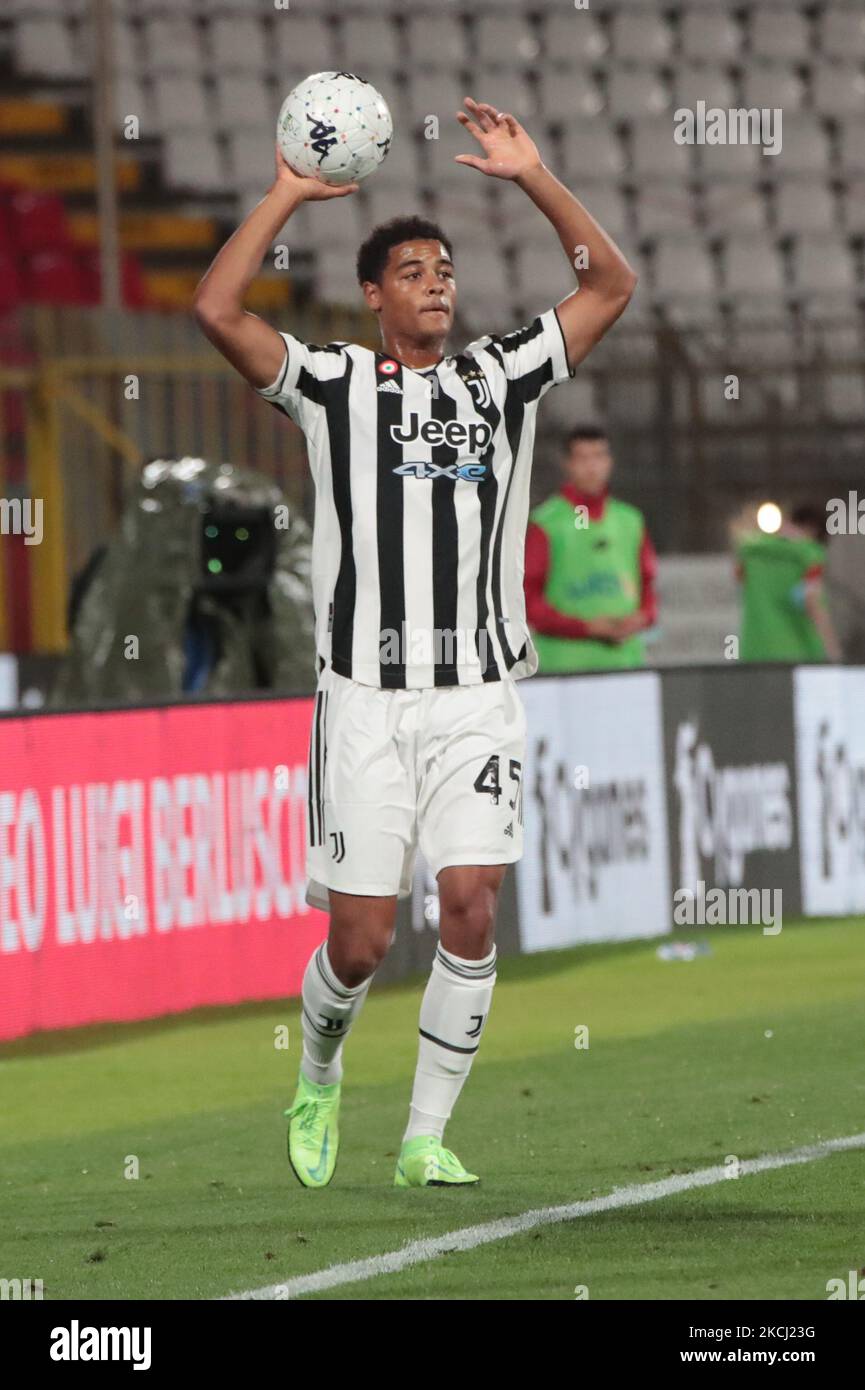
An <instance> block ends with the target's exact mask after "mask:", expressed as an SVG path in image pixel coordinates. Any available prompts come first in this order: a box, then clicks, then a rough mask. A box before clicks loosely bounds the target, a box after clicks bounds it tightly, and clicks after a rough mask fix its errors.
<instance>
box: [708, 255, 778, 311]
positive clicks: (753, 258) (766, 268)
mask: <svg viewBox="0 0 865 1390" xmlns="http://www.w3.org/2000/svg"><path fill="white" fill-rule="evenodd" d="M722 264H723V267H724V289H725V291H726V293H727V295H728V296H729V299H730V304H731V307H732V308H733V310H734V311H735V313H736V314H738V315H740V316H741V317H743V318H752V319H753V318H759V317H761V316H762V315H763V314H764V313H765V312H766V303H767V301H769V300H772V301H775V302H776V303H778V302H780V300H781V298H782V296H783V294H784V289H785V280H784V268H783V264H782V261H781V257H780V255H779V253H778V249H777V247H776V246H775V244H774V242H773V241H771V240H770V239H769V238H768V237H761V236H756V235H755V236H749V235H747V234H742V235H737V236H731V237H729V238H728V239H727V242H726V245H725V247H724V250H723V255H722Z"/></svg>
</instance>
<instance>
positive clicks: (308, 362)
mask: <svg viewBox="0 0 865 1390" xmlns="http://www.w3.org/2000/svg"><path fill="white" fill-rule="evenodd" d="M282 337H283V339H284V341H285V345H286V356H285V361H284V363H283V367H282V370H281V372H280V374H279V376H278V378H277V380H276V381H275V382H274V383H273V385H271V386H268V387H265V388H263V389H262V390H261V392H260V394H261V395H262V396H264V398H265V399H266V400H268V401H271V402H272V403H273V404H274V405H276V406H278V407H280V408H281V409H282V410H284V411H285V412H286V413H287V414H288V415H290V416H291V418H292V419H293V420H294V421H295V422H296V423H297V424H298V425H299V426H300V428H301V429H302V430H303V432H304V434H305V436H306V443H307V451H308V454H309V462H310V467H311V469H312V475H313V480H314V483H315V490H316V502H315V527H314V532H313V545H312V583H313V599H314V604H315V613H316V648H317V653H318V655H317V666H318V670H319V672H320V671H321V670H322V669H323V668H324V666H325V665H326V664H329V665H331V666H332V668H333V669H334V670H335V671H336V672H337V673H338V674H339V675H342V676H346V677H348V678H349V679H351V680H355V681H358V682H360V683H361V684H363V685H374V686H380V687H382V688H386V689H412V688H421V687H426V686H439V685H473V684H476V683H478V682H480V681H490V680H502V679H505V678H511V679H518V678H519V677H521V676H530V675H532V674H533V672H534V671H536V670H537V665H538V659H537V654H536V652H535V649H534V646H533V644H532V641H531V637H530V635H529V631H528V627H527V625H526V615H525V599H524V595H523V550H524V544H525V533H526V525H527V521H528V513H529V480H530V475H531V464H532V450H533V446H534V435H535V416H536V412H537V407H538V403H539V401H540V400H541V398H542V396H543V395H544V393H545V392H546V391H547V390H548V389H549V387H550V386H553V385H555V384H556V383H558V382H561V381H565V380H567V379H568V377H569V376H570V375H572V373H571V372H570V371H569V368H568V360H567V353H566V350H565V342H564V338H563V335H562V331H561V326H560V324H559V320H558V317H557V315H556V311H555V309H549V310H548V311H547V312H546V313H544V314H541V315H540V316H539V317H538V318H536V319H534V321H533V322H532V323H530V324H529V325H528V326H527V327H525V328H522V329H519V330H518V331H517V332H514V333H509V334H506V335H504V336H502V337H497V336H492V335H487V336H485V337H483V338H479V339H477V340H476V341H475V342H473V343H470V344H469V346H468V347H467V348H466V349H465V350H464V351H463V352H461V353H458V354H457V355H455V356H451V357H445V358H444V359H443V360H442V361H441V362H439V363H438V364H437V365H436V366H435V367H430V368H427V369H425V370H423V371H414V370H412V369H411V368H410V367H404V366H403V365H402V364H401V363H400V362H397V361H395V360H394V359H393V358H392V357H388V356H387V355H386V354H384V353H381V352H372V351H370V349H369V348H364V347H359V346H357V345H356V344H354V343H329V344H328V345H327V346H326V347H317V346H315V345H313V344H311V343H302V342H300V341H299V340H298V339H297V338H294V337H292V335H291V334H289V333H283V334H282Z"/></svg>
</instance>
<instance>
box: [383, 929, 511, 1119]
mask: <svg viewBox="0 0 865 1390" xmlns="http://www.w3.org/2000/svg"><path fill="white" fill-rule="evenodd" d="M495 982H496V948H495V946H494V947H493V949H492V950H491V951H490V954H489V955H488V956H485V957H484V959H483V960H463V959H462V958H461V957H460V956H455V955H452V954H451V952H450V951H446V950H445V949H444V947H443V946H442V944H441V942H439V945H438V947H437V949H436V953H435V959H434V961H433V965H432V971H431V973H430V977H429V982H428V984H427V987H426V990H425V992H424V997H423V1002H422V1003H421V1007H420V1041H419V1044H418V1059H417V1069H416V1071H415V1077H414V1087H413V1089H412V1096H411V1109H410V1111H409V1121H408V1126H407V1128H406V1132H405V1134H404V1135H403V1143H405V1141H406V1140H407V1139H414V1138H416V1137H417V1136H418V1135H420V1134H434V1135H435V1136H436V1138H437V1139H441V1137H442V1135H443V1134H444V1130H445V1125H446V1124H447V1122H448V1120H449V1119H450V1115H451V1111H452V1110H453V1108H454V1106H455V1105H456V1102H457V1099H458V1097H459V1093H460V1091H461V1090H462V1088H463V1085H464V1083H465V1080H466V1077H467V1076H468V1074H469V1072H470V1070H471V1065H472V1062H473V1061H474V1055H475V1053H476V1052H477V1050H478V1047H479V1045H480V1038H481V1033H482V1032H483V1028H484V1025H485V1023H486V1021H487V1017H488V1015H489V1011H490V1004H491V1003H492V997H493V985H494V984H495Z"/></svg>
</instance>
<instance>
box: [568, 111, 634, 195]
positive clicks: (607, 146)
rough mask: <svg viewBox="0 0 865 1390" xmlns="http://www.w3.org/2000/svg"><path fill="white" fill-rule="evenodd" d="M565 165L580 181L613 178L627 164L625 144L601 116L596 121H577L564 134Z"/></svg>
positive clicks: (573, 176) (586, 181) (574, 178)
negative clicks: (623, 146)
mask: <svg viewBox="0 0 865 1390" xmlns="http://www.w3.org/2000/svg"><path fill="white" fill-rule="evenodd" d="M562 143H563V149H564V157H565V167H566V170H567V172H568V175H569V177H570V178H571V179H572V180H573V181H574V182H576V183H578V182H584V183H591V182H597V181H604V180H606V181H611V180H614V179H618V178H620V177H621V174H622V171H623V170H624V167H625V159H624V154H623V152H622V147H621V144H620V142H619V140H618V139H617V137H616V135H615V132H614V131H613V128H612V126H611V125H609V124H608V123H607V121H606V120H605V119H604V118H603V117H601V116H597V117H595V119H594V120H593V121H575V122H574V123H573V124H572V125H568V126H566V127H565V130H564V132H563V136H562Z"/></svg>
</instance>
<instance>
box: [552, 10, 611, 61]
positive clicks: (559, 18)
mask: <svg viewBox="0 0 865 1390" xmlns="http://www.w3.org/2000/svg"><path fill="white" fill-rule="evenodd" d="M543 35H544V53H545V65H546V64H548V63H567V64H568V66H569V67H570V66H574V65H581V64H582V65H585V64H587V63H594V62H597V60H598V59H599V58H603V56H604V54H605V53H606V52H607V49H608V47H609V40H608V39H607V36H606V33H605V31H604V29H603V28H602V27H601V25H600V24H599V23H598V21H597V19H596V18H595V16H594V15H593V14H591V13H590V12H589V11H588V10H575V9H572V10H570V12H569V13H559V14H556V15H548V16H547V18H546V19H545V21H544V27H543Z"/></svg>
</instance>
